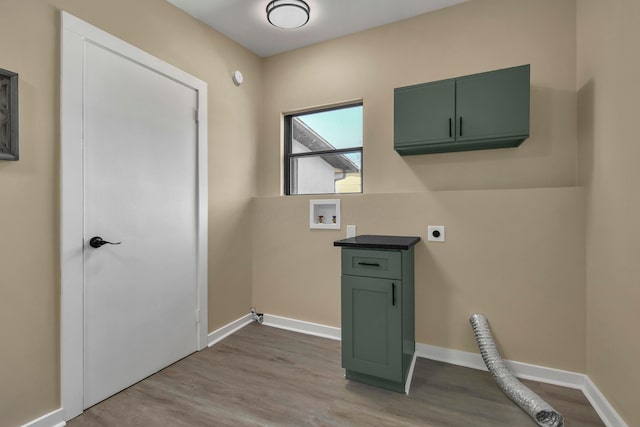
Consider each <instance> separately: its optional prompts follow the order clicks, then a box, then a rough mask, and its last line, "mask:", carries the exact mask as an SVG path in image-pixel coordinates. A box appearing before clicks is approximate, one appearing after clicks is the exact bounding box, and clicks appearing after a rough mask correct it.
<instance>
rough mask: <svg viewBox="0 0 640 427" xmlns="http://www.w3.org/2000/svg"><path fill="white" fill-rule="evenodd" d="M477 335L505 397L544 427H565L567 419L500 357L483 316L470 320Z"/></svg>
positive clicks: (487, 362) (485, 362) (483, 357)
mask: <svg viewBox="0 0 640 427" xmlns="http://www.w3.org/2000/svg"><path fill="white" fill-rule="evenodd" d="M469 322H471V327H472V328H473V334H474V335H475V336H476V341H477V342H478V347H479V348H480V354H481V355H482V360H484V364H485V365H487V369H489V372H491V375H492V376H493V379H494V380H495V381H496V383H498V386H499V387H500V388H501V389H502V391H503V392H504V394H506V395H507V397H508V398H509V399H511V400H513V401H514V402H515V403H516V404H517V405H518V406H519V407H520V408H522V410H523V411H525V412H526V413H527V414H528V415H529V416H530V417H531V418H533V420H534V421H535V422H536V423H537V424H538V425H539V426H542V427H563V426H564V419H563V418H562V415H560V414H559V413H558V412H556V410H555V409H553V408H552V407H551V406H549V404H548V403H547V402H545V401H544V400H542V398H540V396H538V395H537V394H535V393H534V392H533V391H531V389H529V388H528V387H527V386H525V385H524V384H522V383H521V382H520V381H518V379H517V378H516V377H515V376H514V375H513V374H512V373H511V371H510V370H509V368H508V367H507V365H506V364H505V362H504V361H503V360H502V357H500V353H499V352H498V349H497V347H496V344H495V343H494V341H493V337H492V336H491V329H489V322H488V321H487V318H486V317H485V316H484V315H482V314H477V313H476V314H474V315H473V316H471V318H470V319H469Z"/></svg>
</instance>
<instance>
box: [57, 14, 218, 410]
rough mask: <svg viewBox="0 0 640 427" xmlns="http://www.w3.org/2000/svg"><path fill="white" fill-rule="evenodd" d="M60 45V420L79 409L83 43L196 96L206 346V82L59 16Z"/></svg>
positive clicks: (200, 314)
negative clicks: (127, 61)
mask: <svg viewBox="0 0 640 427" xmlns="http://www.w3.org/2000/svg"><path fill="white" fill-rule="evenodd" d="M60 39H61V43H60V46H61V48H60V50H61V52H60V56H61V59H60V85H61V86H60V280H61V281H60V397H61V406H62V408H63V411H64V419H65V420H69V419H71V418H73V417H75V416H77V415H80V414H81V413H82V412H83V410H84V404H83V402H84V386H83V380H84V378H83V377H84V365H83V364H84V357H83V352H84V325H83V321H84V320H83V311H84V298H83V289H84V283H83V282H84V279H83V276H84V271H83V268H84V264H83V249H82V248H83V244H84V243H83V239H84V230H83V214H84V208H83V151H82V147H83V125H84V123H83V90H84V88H83V78H84V69H83V62H84V45H85V43H91V44H94V45H98V46H101V47H104V48H105V49H108V50H110V51H112V52H113V53H115V54H116V55H120V56H122V57H124V58H127V59H130V60H132V61H134V62H136V63H138V64H140V65H141V66H143V67H146V68H148V69H150V70H153V71H155V72H158V73H160V74H162V75H164V76H166V77H168V78H170V79H172V80H175V81H177V82H179V83H182V84H183V85H185V86H187V87H189V88H192V89H194V90H195V91H196V92H197V103H198V110H197V114H196V117H194V121H195V123H196V126H197V147H196V150H197V151H196V152H197V159H196V162H197V165H196V170H197V183H196V184H197V195H196V201H197V203H198V207H197V209H196V212H197V215H198V218H197V220H196V223H197V227H198V230H197V267H196V269H197V271H196V273H197V302H196V312H195V313H194V316H195V317H196V320H197V322H198V323H197V325H198V329H197V339H198V341H197V348H198V350H202V349H203V348H205V347H206V345H207V332H208V327H207V319H208V316H207V308H208V304H207V237H208V235H207V233H208V231H207V227H208V175H207V140H208V139H207V84H206V83H205V82H203V81H202V80H200V79H198V78H196V77H194V76H192V75H190V74H187V73H186V72H184V71H182V70H180V69H178V68H176V67H174V66H172V65H170V64H168V63H166V62H164V61H162V60H160V59H158V58H156V57H154V56H152V55H150V54H148V53H146V52H144V51H143V50H141V49H138V48H136V47H134V46H132V45H130V44H129V43H127V42H125V41H123V40H120V39H118V38H116V37H114V36H112V35H111V34H108V33H106V32H104V31H102V30H100V29H98V28H96V27H94V26H93V25H91V24H89V23H87V22H85V21H83V20H81V19H79V18H76V17H75V16H73V15H71V14H69V13H67V12H64V11H62V12H61V36H60Z"/></svg>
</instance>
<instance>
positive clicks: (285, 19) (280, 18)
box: [267, 0, 311, 29]
mask: <svg viewBox="0 0 640 427" xmlns="http://www.w3.org/2000/svg"><path fill="white" fill-rule="evenodd" d="M310 11H311V8H309V5H308V4H307V3H305V2H304V1H302V0H273V1H271V2H269V4H268V5H267V20H268V21H269V23H270V24H271V25H273V26H274V27H278V28H285V29H291V28H299V27H302V26H303V25H304V24H306V23H307V22H309V12H310Z"/></svg>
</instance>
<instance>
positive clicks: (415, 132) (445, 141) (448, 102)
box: [394, 65, 530, 156]
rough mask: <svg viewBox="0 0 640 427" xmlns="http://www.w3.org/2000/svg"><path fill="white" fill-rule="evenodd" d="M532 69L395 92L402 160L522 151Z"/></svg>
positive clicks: (396, 133)
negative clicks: (451, 153) (455, 153)
mask: <svg viewBox="0 0 640 427" xmlns="http://www.w3.org/2000/svg"><path fill="white" fill-rule="evenodd" d="M529 93H530V67H529V65H523V66H520V67H513V68H507V69H503V70H497V71H491V72H487V73H481V74H474V75H471V76H465V77H459V78H456V79H450V80H442V81H438V82H433V83H424V84H420V85H415V86H408V87H404V88H398V89H395V93H394V149H395V150H396V151H397V152H398V153H399V154H400V155H403V156H404V155H413V154H428V153H442V152H448V151H465V150H483V149H489V148H505V147H517V146H518V145H520V144H521V143H522V141H524V140H525V139H526V138H528V137H529Z"/></svg>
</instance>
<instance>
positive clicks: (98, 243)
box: [89, 236, 122, 249]
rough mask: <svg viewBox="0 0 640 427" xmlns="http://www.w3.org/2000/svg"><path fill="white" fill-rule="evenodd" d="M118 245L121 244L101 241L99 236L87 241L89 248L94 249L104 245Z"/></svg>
mask: <svg viewBox="0 0 640 427" xmlns="http://www.w3.org/2000/svg"><path fill="white" fill-rule="evenodd" d="M120 243H122V242H107V241H106V240H102V237H100V236H95V237H92V238H91V240H89V246H91V247H92V248H96V249H98V248H100V247H102V246H104V245H119V244H120Z"/></svg>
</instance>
